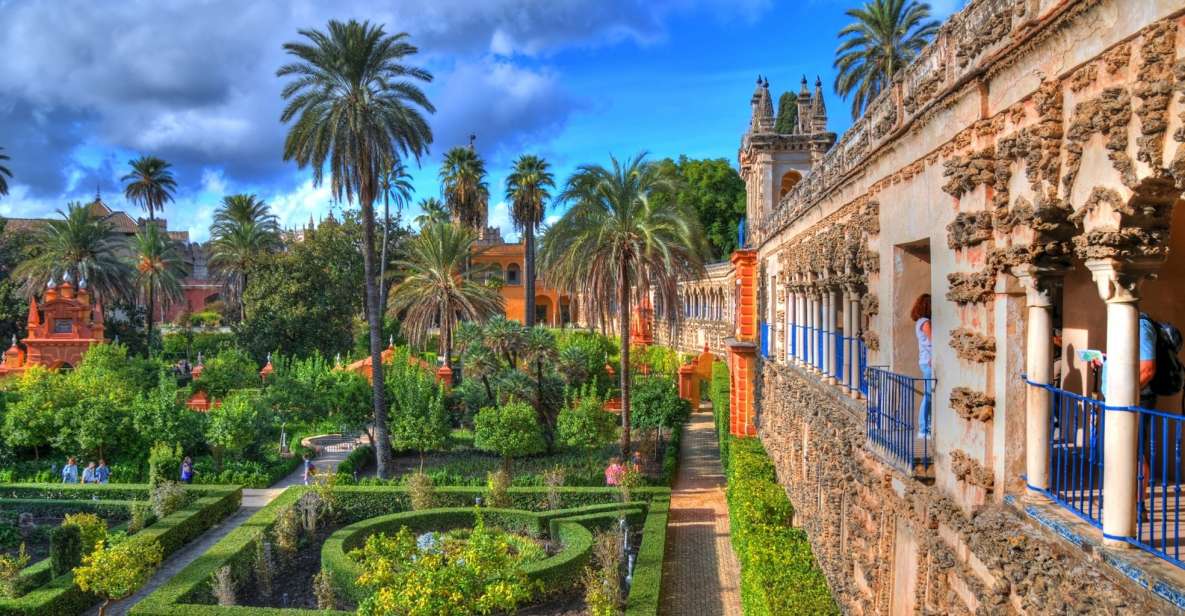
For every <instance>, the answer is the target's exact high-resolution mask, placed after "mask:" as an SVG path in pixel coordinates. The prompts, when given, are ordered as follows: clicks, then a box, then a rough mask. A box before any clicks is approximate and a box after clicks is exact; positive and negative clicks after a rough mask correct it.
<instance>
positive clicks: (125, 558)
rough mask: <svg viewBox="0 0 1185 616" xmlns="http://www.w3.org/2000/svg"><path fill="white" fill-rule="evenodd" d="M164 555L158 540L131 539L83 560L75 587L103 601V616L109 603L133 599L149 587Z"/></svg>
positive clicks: (87, 556) (102, 548)
mask: <svg viewBox="0 0 1185 616" xmlns="http://www.w3.org/2000/svg"><path fill="white" fill-rule="evenodd" d="M163 552H164V551H163V550H162V549H161V546H160V543H158V542H156V541H154V540H139V539H130V540H127V541H124V542H122V543H117V544H115V545H113V546H110V547H108V546H104V547H101V548H99V549H98V550H95V551H94V552H92V553H90V554H87V555H86V556H84V557H83V559H82V566H81V567H78V568H77V569H75V570H74V583H75V584H77V585H78V587H79V588H81V589H82V590H84V591H86V592H90V593H94V594H96V595H99V596H100V597H102V598H103V605H102V607H100V608H99V611H100V613H102V611H103V610H104V608H106V607H107V605H108V604H109V603H111V602H112V601H117V600H119V599H124V598H127V597H130V596H132V593H135V592H136V591H137V590H139V589H140V587H141V586H143V585H144V584H145V583H147V582H148V580H149V578H151V577H152V574H153V572H155V571H156V568H157V567H158V566H159V565H160V561H161V559H162V558H163Z"/></svg>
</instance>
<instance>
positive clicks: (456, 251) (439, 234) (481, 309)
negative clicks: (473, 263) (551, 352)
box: [390, 223, 503, 366]
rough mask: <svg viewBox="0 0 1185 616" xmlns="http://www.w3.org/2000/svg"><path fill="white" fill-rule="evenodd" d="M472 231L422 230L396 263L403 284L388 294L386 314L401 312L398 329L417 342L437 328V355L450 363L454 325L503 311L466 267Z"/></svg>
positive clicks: (476, 272) (444, 226)
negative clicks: (389, 299)
mask: <svg viewBox="0 0 1185 616" xmlns="http://www.w3.org/2000/svg"><path fill="white" fill-rule="evenodd" d="M476 242H477V233H475V232H474V231H473V230H472V229H468V228H465V227H462V226H459V225H455V224H452V223H436V224H433V225H429V226H427V227H424V229H423V230H421V231H420V234H419V235H417V236H416V237H414V238H412V240H411V241H409V242H408V245H407V257H406V258H405V259H404V260H402V261H400V262H399V263H398V265H399V267H400V269H401V271H402V272H403V280H402V281H401V282H400V283H399V284H398V285H397V286H396V287H395V288H394V289H393V290H392V292H391V307H390V310H391V314H392V315H393V316H394V315H398V314H400V313H403V323H402V325H403V331H404V332H406V333H407V337H408V340H409V341H410V342H411V343H412V344H422V343H423V342H424V341H425V340H426V339H427V337H428V330H430V329H432V328H433V327H435V326H437V325H439V326H440V355H441V357H443V358H444V365H446V366H451V365H452V333H453V330H454V329H455V328H456V325H457V322H458V321H484V320H486V319H488V318H490V317H492V316H493V315H496V314H501V312H502V308H503V306H502V295H501V294H500V293H498V290H497V289H495V288H494V287H491V286H489V285H487V284H485V283H484V282H483V280H484V278H483V274H484V272H482V271H481V270H480V269H477V268H469V267H467V265H466V264H467V263H468V262H469V257H470V253H471V251H472V250H473V247H474V244H475V243H476Z"/></svg>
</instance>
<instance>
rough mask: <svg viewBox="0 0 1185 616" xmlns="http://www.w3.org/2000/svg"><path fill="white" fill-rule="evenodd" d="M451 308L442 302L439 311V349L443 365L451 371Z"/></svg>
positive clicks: (446, 301)
mask: <svg viewBox="0 0 1185 616" xmlns="http://www.w3.org/2000/svg"><path fill="white" fill-rule="evenodd" d="M451 311H452V306H450V305H449V301H448V300H447V299H446V300H444V306H443V307H442V308H441V310H440V348H441V349H443V355H444V365H446V366H448V367H449V369H450V370H451V369H452V367H453V340H452V338H453V319H452V314H451Z"/></svg>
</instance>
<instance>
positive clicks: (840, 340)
mask: <svg viewBox="0 0 1185 616" xmlns="http://www.w3.org/2000/svg"><path fill="white" fill-rule="evenodd" d="M844 340H846V338H844V335H843V332H832V333H831V342H832V344H834V345H835V365H834V366H832V367H831V376H833V377H835V380H836V381H837V382H838V383H839V384H840V385H843V384H844V382H843V378H844V376H843V375H845V374H847V369H846V367H845V366H844V361H843V358H844V352H843V346H844Z"/></svg>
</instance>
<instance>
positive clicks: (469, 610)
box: [353, 516, 532, 616]
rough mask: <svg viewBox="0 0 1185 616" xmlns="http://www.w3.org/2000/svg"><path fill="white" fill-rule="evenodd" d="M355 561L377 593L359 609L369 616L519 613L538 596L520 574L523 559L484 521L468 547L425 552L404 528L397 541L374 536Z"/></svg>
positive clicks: (432, 547) (460, 544)
mask: <svg viewBox="0 0 1185 616" xmlns="http://www.w3.org/2000/svg"><path fill="white" fill-rule="evenodd" d="M353 556H354V557H355V558H358V559H359V560H361V561H362V563H363V567H364V573H363V574H362V576H361V577H359V578H358V583H359V584H360V585H362V586H363V587H365V588H367V589H369V590H371V591H372V593H373V594H371V596H370V597H368V598H367V599H366V600H364V601H363V602H362V604H361V605H359V606H358V613H359V614H362V615H364V616H388V615H390V616H394V615H396V614H398V615H400V616H436V615H438V614H450V615H455V616H469V615H471V614H490V613H494V612H499V613H502V612H513V611H514V610H515V609H516V608H517V607H518V605H519V604H521V603H523V602H525V601H527V600H528V599H530V597H531V595H532V585H531V583H530V582H529V581H528V580H527V576H526V574H525V573H523V572H522V571H521V570H520V569H519V565H520V564H521V563H522V561H523V558H524V556H523V553H522V552H520V550H519V549H517V546H516V544H515V543H514V542H513V541H512V540H511V539H510V536H509V535H507V534H506V533H502V532H498V531H494V530H490V529H487V528H486V526H485V523H484V522H483V521H482V519H481V517H480V516H479V517H478V519H477V524H476V525H475V526H474V528H473V532H471V533H470V534H469V537H468V540H467V541H445V542H427V544H426V545H424V546H422V547H421V546H420V545H418V544H417V542H416V537H415V536H414V535H413V534H412V533H411V531H410V530H408V528H407V527H406V526H404V527H403V528H400V529H399V532H398V533H396V534H395V536H388V535H383V534H379V535H372V536H371V537H370V538H369V539H367V541H366V545H365V546H363V547H362V548H361V549H360V550H356V551H355V552H354V553H353Z"/></svg>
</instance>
